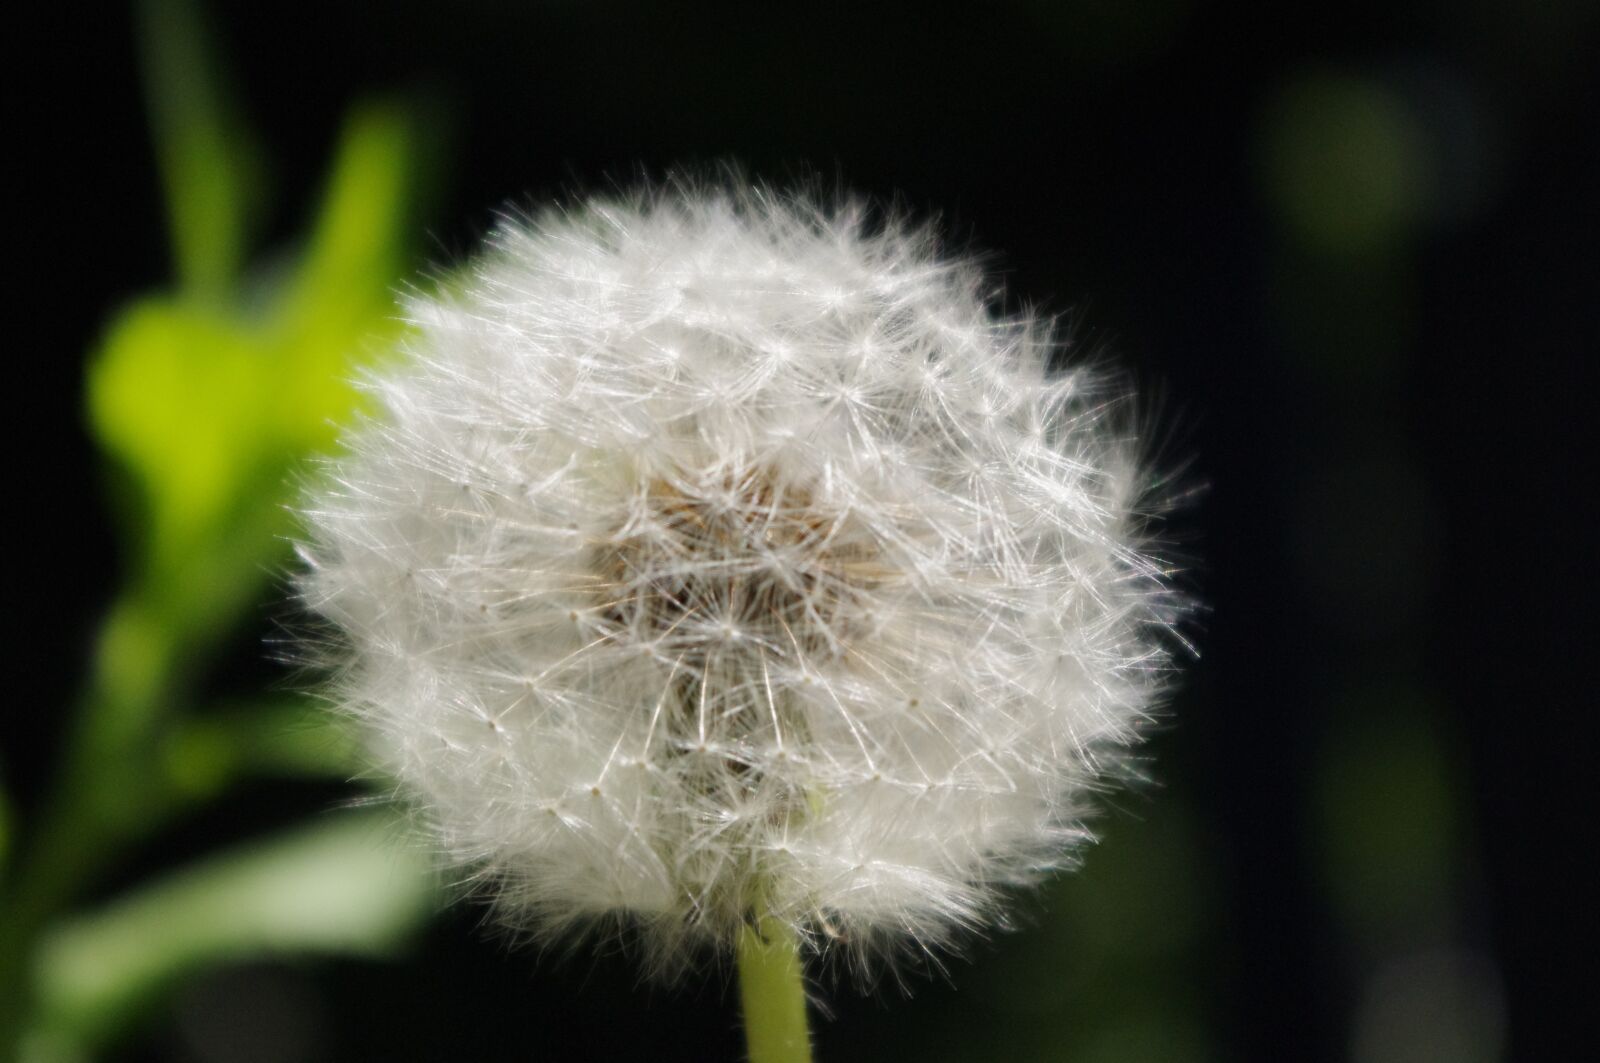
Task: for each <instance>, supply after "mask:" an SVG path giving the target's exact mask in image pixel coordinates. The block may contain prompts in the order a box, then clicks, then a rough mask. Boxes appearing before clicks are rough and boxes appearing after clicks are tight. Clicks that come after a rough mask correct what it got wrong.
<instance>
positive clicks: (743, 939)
mask: <svg viewBox="0 0 1600 1063" xmlns="http://www.w3.org/2000/svg"><path fill="white" fill-rule="evenodd" d="M738 955H739V997H740V1000H741V1002H742V1004H743V1007H744V1037H745V1045H746V1047H747V1049H748V1050H749V1055H750V1063H811V1034H810V1031H809V1030H808V1029H807V1026H806V987H805V971H804V969H803V968H802V966H801V962H800V945H799V942H798V941H797V940H796V939H795V936H794V933H793V931H791V930H790V929H789V928H788V927H786V926H784V925H783V924H782V923H780V922H779V921H778V920H776V919H774V918H772V917H771V916H769V915H766V914H762V915H761V917H760V918H759V919H758V920H757V922H756V923H755V925H753V926H750V925H747V926H745V927H744V928H743V929H742V930H741V931H740V932H739V946H738Z"/></svg>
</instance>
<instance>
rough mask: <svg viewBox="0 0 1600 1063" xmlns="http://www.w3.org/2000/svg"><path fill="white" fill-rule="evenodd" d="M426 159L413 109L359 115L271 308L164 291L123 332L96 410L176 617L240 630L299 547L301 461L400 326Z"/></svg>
mask: <svg viewBox="0 0 1600 1063" xmlns="http://www.w3.org/2000/svg"><path fill="white" fill-rule="evenodd" d="M414 155H415V144H414V137H413V135H412V127H411V124H410V123H409V122H408V121H407V120H406V118H405V116H404V114H403V113H402V112H401V110H400V109H399V108H397V107H394V106H369V107H365V108H360V109H358V110H357V111H355V112H354V113H353V115H352V117H351V119H350V120H349V122H348V123H347V125H346V128H345V131H344V135H343V137H342V140H341V144H340V148H339V151H338V153H337V158H336V161H335V165H334V169H333V172H332V175H331V177H330V180H329V184H328V190H327V192H326V195H325V198H324V203H323V206H322V208H321V211H320V213H319V218H318V221H317V223H316V226H315V230H314V233H313V235H312V237H311V238H310V240H309V242H308V246H307V249H306V250H305V252H304V253H303V255H302V256H301V257H300V258H299V259H298V260H297V261H296V265H295V267H294V269H293V270H292V271H291V272H290V273H289V275H288V276H287V277H285V278H283V279H281V280H280V281H279V283H278V285H277V286H276V287H275V288H274V289H273V290H272V291H271V292H269V297H268V298H267V300H266V301H265V303H264V304H263V305H261V306H246V305H244V301H243V299H242V298H238V299H236V301H235V304H233V305H229V304H221V303H217V302H215V301H208V300H193V299H187V298H183V297H177V298H174V297H151V298H147V299H145V300H143V301H141V302H139V303H137V304H135V305H134V306H132V307H131V308H129V309H128V310H127V311H125V312H124V313H123V314H122V315H121V316H120V317H119V318H118V319H117V320H116V321H115V322H113V324H112V326H111V328H110V329H109V330H108V332H107V335H106V339H105V342H104V344H103V345H102V347H101V350H100V351H99V352H98V354H97V356H96V357H95V359H94V360H93V362H92V364H91V366H90V371H89V381H88V402H89V413H90V420H91V423H92V425H93V427H94V430H95V432H96V434H97V436H98V437H99V439H100V441H101V443H102V444H103V445H104V446H105V448H106V450H107V451H108V452H110V453H111V454H112V455H113V456H114V457H116V458H117V459H118V460H119V461H120V462H121V463H122V464H123V465H124V466H125V467H126V468H127V469H128V471H129V472H130V473H131V475H132V478H133V482H134V484H135V487H136V491H137V499H138V502H139V511H138V514H137V517H138V521H137V522H136V526H139V528H140V532H141V534H142V536H143V542H142V544H141V548H140V551H139V579H140V580H141V581H142V583H143V585H144V590H145V592H146V593H147V594H148V595H149V596H150V597H151V598H152V599H154V604H155V605H156V607H157V612H158V613H159V614H161V615H163V616H165V617H166V618H167V619H168V620H169V621H173V622H179V621H185V622H187V621H189V620H190V619H201V618H203V622H204V623H205V624H206V625H208V626H210V627H225V626H226V624H227V622H228V621H229V620H230V619H231V618H230V617H229V616H228V615H226V614H227V613H228V610H229V609H237V608H242V607H243V605H244V603H245V602H246V601H247V600H248V597H249V592H250V591H251V590H252V589H253V588H255V587H256V586H258V585H259V580H260V578H261V575H262V573H263V572H264V571H265V570H266V569H267V568H268V566H269V565H270V562H271V560H272V558H273V556H274V555H276V554H277V553H279V552H281V551H282V550H283V548H284V542H285V534H284V533H285V532H286V531H287V530H288V518H287V515H286V513H285V512H284V504H285V503H286V502H287V501H289V497H290V492H291V491H292V483H291V481H292V477H291V470H292V469H293V467H294V465H295V463H296V462H298V461H300V460H302V459H303V458H304V457H306V456H307V455H308V454H310V453H312V452H313V451H315V450H319V449H325V448H326V447H328V446H329V445H331V443H332V442H333V439H334V437H335V434H336V431H337V428H336V425H337V424H338V423H339V422H340V421H342V420H344V419H345V418H346V417H348V415H349V414H350V412H351V410H352V409H353V407H354V405H355V403H356V392H355V389H354V388H353V387H352V386H351V385H350V377H351V375H352V373H353V371H354V367H355V365H356V364H357V363H358V362H359V361H360V360H362V359H363V358H364V357H368V356H370V355H372V354H373V353H374V352H377V351H381V350H383V349H385V348H387V347H388V346H390V345H391V344H392V342H393V340H394V338H395V336H396V335H397V334H398V333H399V331H400V329H401V327H402V326H401V324H400V322H399V321H398V318H397V316H396V313H395V306H394V298H393V291H394V288H395V285H396V283H397V278H398V277H399V275H400V273H401V272H402V270H403V269H404V268H405V265H406V259H407V247H408V244H409V240H408V239H407V237H406V233H407V232H408V230H409V228H410V207H411V201H412V195H411V190H412V175H413V173H414V171H415V169H416V165H417V164H416V160H415V158H414ZM208 594H209V595H211V596H212V597H215V598H217V599H218V602H219V603H223V604H226V606H227V608H217V607H214V606H215V605H216V604H217V603H208V602H206V601H204V598H205V596H206V595H208Z"/></svg>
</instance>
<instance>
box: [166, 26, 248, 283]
mask: <svg viewBox="0 0 1600 1063" xmlns="http://www.w3.org/2000/svg"><path fill="white" fill-rule="evenodd" d="M139 15H140V37H141V45H142V47H143V52H144V57H143V64H142V65H143V68H144V72H145V89H146V97H147V106H148V108H149V112H150V121H151V126H152V130H151V132H152V133H153V134H154V137H155V146H156V155H157V161H158V163H159V165H160V167H161V178H162V182H163V184H164V185H165V187H166V195H167V212H168V215H169V222H170V225H171V231H172V245H173V256H174V259H175V264H176V266H177V270H178V276H179V279H180V280H181V281H182V284H183V287H184V288H185V289H186V290H188V291H190V292H193V293H197V294H205V295H212V296H215V295H220V294H222V293H224V292H225V291H226V290H227V286H228V285H229V284H230V283H231V282H232V280H233V278H234V276H235V274H236V273H237V271H238V269H239V266H240V263H241V262H242V261H243V259H244V253H245V244H246V239H247V237H248V235H249V222H250V219H251V215H252V214H253V213H254V208H255V206H256V201H257V199H258V198H259V197H258V193H259V191H260V184H261V182H260V179H259V174H260V172H261V166H260V152H259V150H258V149H257V148H256V146H255V144H254V143H253V142H252V140H251V138H250V136H249V134H248V132H247V130H246V129H245V127H244V124H243V122H241V121H240V120H239V118H238V116H237V114H236V113H235V111H234V108H233V107H232V105H231V101H230V100H229V99H228V94H227V91H226V86H225V85H224V83H223V80H222V78H221V77H220V76H219V75H220V71H219V70H218V64H217V61H216V57H215V56H214V55H213V54H212V52H211V49H210V47H209V42H208V41H207V37H206V34H205V32H204V26H203V23H202V20H201V16H200V12H199V10H198V8H197V5H196V4H195V3H194V0H145V2H144V3H141V4H140V5H139Z"/></svg>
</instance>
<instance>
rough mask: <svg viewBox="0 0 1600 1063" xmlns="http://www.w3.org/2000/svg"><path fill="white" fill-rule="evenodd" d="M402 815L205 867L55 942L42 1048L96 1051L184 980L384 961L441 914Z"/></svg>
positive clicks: (74, 925) (348, 823)
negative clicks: (242, 966) (245, 968)
mask: <svg viewBox="0 0 1600 1063" xmlns="http://www.w3.org/2000/svg"><path fill="white" fill-rule="evenodd" d="M434 906H435V886H434V879H433V876H432V873H431V871H430V867H429V862H428V859H427V857H426V855H425V854H424V853H422V852H421V851H419V850H417V849H415V848H412V847H409V846H407V845H406V844H404V843H403V842H402V841H401V840H400V835H399V827H398V824H397V823H396V821H395V820H394V818H393V817H392V816H390V815H388V814H386V813H381V812H363V813H348V814H345V815H342V816H341V817H339V818H337V819H335V820H330V821H324V822H320V823H317V824H315V825H313V826H311V827H309V828H301V829H299V830H296V831H294V832H292V833H290V834H287V835H285V836H283V837H280V838H277V839H274V840H271V841H268V842H262V843H257V844H254V845H250V846H246V847H243V848H240V849H237V850H234V851H232V852H227V853H224V854H221V855H219V856H216V857H213V858H210V859H207V860H205V861H204V862H203V863H201V864H199V865H197V866H194V867H191V868H188V869H186V870H182V871H179V872H177V873H176V874H174V875H172V876H171V877H170V878H168V879H166V880H164V881H162V882H159V883H157V884H155V885H152V886H149V887H146V888H145V889H143V890H142V891H140V892H137V893H135V894H133V895H131V896H128V897H127V898H125V899H123V900H120V901H117V902H115V903H114V904H113V905H112V906H111V907H109V908H107V909H105V910H103V911H100V912H97V913H94V914H91V915H87V916H83V917H80V918H77V919H74V920H72V921H71V922H68V923H66V924H65V925H62V926H60V927H59V928H57V929H56V930H54V931H52V932H51V933H49V934H48V935H47V936H46V937H45V939H44V940H43V942H42V944H41V947H40V949H39V952H38V955H37V960H36V966H35V976H36V980H37V986H38V993H39V997H38V999H39V1009H38V1012H37V1014H38V1015H39V1016H40V1020H39V1023H38V1026H37V1028H36V1030H35V1033H34V1037H33V1040H34V1042H35V1044H37V1045H40V1046H49V1048H50V1049H51V1050H52V1051H50V1052H48V1053H47V1052H45V1051H44V1050H41V1051H40V1052H39V1054H40V1055H41V1056H42V1055H47V1054H53V1055H55V1056H57V1057H58V1058H59V1057H61V1056H64V1055H68V1054H69V1052H68V1051H66V1050H67V1049H69V1048H70V1047H72V1046H76V1047H80V1048H87V1047H92V1046H94V1045H95V1044H97V1043H98V1042H100V1041H101V1040H103V1039H104V1038H106V1037H107V1036H109V1035H110V1034H111V1033H112V1032H113V1031H115V1030H116V1029H118V1028H119V1027H120V1026H121V1025H123V1024H124V1023H125V1022H126V1020H127V1019H128V1018H129V1017H130V1016H131V1015H132V1014H134V1013H136V1012H137V1011H138V1010H139V1009H140V1008H141V1007H143V1006H146V1005H148V1004H149V1003H150V1002H151V1001H152V1000H153V999H155V998H156V997H157V996H158V995H159V994H160V993H161V992H162V991H163V990H165V989H166V988H168V987H170V986H171V985H172V984H173V983H174V982H175V981H177V980H178V979H180V978H181V977H182V976H183V975H185V974H186V973H189V972H192V971H195V970H197V969H200V968H202V967H204V966H207V965H211V964H217V963H226V962H239V961H243V960H247V959H254V958H259V957H262V956H273V955H295V954H334V953H337V954H354V955H366V956H382V955H386V954H388V953H390V952H391V951H393V950H394V949H396V948H397V947H399V946H400V945H401V944H402V943H403V942H404V940H405V938H406V937H407V935H408V934H410V933H411V932H412V931H414V930H415V929H416V928H417V927H419V926H420V925H421V923H422V922H423V921H424V920H425V919H426V918H427V917H428V915H429V914H430V913H431V912H432V911H433V909H434Z"/></svg>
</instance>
